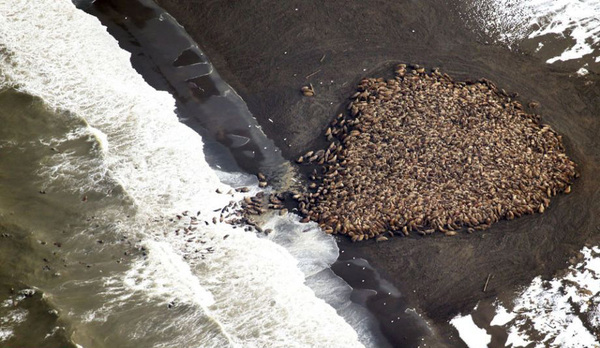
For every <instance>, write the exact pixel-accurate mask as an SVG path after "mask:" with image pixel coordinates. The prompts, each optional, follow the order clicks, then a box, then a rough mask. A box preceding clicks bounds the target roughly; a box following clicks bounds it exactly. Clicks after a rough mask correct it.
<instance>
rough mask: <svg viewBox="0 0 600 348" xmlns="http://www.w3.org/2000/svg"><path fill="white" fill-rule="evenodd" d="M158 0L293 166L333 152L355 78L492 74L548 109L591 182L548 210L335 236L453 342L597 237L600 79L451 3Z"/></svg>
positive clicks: (581, 182)
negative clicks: (334, 131) (471, 318)
mask: <svg viewBox="0 0 600 348" xmlns="http://www.w3.org/2000/svg"><path fill="white" fill-rule="evenodd" d="M158 3H159V4H160V5H161V6H163V7H164V8H165V9H166V10H167V11H168V12H169V13H171V14H172V15H173V16H174V17H175V18H176V19H177V20H178V21H179V23H181V24H182V25H183V26H184V27H185V28H186V30H187V31H188V32H189V33H190V34H191V35H192V36H193V38H194V39H195V40H196V41H197V42H198V43H199V44H200V45H201V49H202V50H203V51H204V52H205V53H206V54H207V55H208V56H209V57H210V59H211V61H212V63H213V64H214V65H215V67H216V69H217V70H218V71H219V72H220V74H221V75H222V76H223V77H224V79H225V80H226V81H227V82H228V83H229V84H231V85H232V87H233V88H234V89H235V90H236V91H237V92H238V93H240V95H241V96H242V98H243V99H244V100H245V101H246V103H247V104H248V106H249V109H250V111H251V112H252V113H253V115H254V116H255V117H256V118H257V119H258V121H259V124H260V125H261V126H262V128H263V130H264V131H265V133H266V134H267V136H269V137H270V138H271V139H273V140H274V141H275V144H276V145H277V146H278V147H279V148H280V149H282V150H283V155H284V157H286V158H288V159H290V160H292V159H294V158H296V157H297V156H298V155H300V154H302V153H304V152H306V151H307V150H311V149H314V148H321V147H323V145H325V139H324V137H323V134H324V131H325V128H326V125H327V124H328V122H329V121H330V120H331V119H332V118H333V117H334V116H335V115H336V114H337V112H340V111H341V110H344V109H345V107H346V105H347V103H348V99H347V98H348V96H350V95H351V94H352V93H353V91H354V89H355V86H356V84H357V83H358V81H359V80H360V79H362V78H363V77H370V76H373V77H380V76H381V77H391V76H392V73H393V66H394V65H395V64H397V63H418V64H420V65H423V66H426V67H428V68H429V67H434V66H437V67H440V68H441V69H442V70H443V71H444V72H447V73H449V74H450V75H452V76H453V77H455V78H457V79H473V80H475V79H478V78H481V77H485V78H488V79H490V80H492V81H494V82H495V83H496V84H497V85H498V86H499V87H500V88H504V89H506V90H507V91H510V92H517V93H519V95H520V97H519V98H518V99H519V100H520V101H522V102H523V104H528V103H529V101H531V100H536V101H539V102H540V103H541V108H540V109H539V112H540V113H541V114H542V121H543V122H544V123H548V124H550V125H551V126H552V127H553V128H554V129H555V130H556V131H557V132H558V133H559V134H563V136H564V141H565V143H566V147H567V153H568V154H569V156H570V157H571V158H572V159H573V160H574V161H575V162H576V163H577V164H578V165H579V167H578V168H579V171H580V172H581V175H582V176H581V178H579V179H578V180H577V181H576V182H575V185H574V186H573V193H571V194H570V195H559V196H558V197H557V198H556V199H554V200H553V202H552V203H551V205H550V207H549V208H548V209H547V210H546V212H545V214H543V215H533V216H526V217H522V218H519V219H517V220H513V221H501V222H499V223H498V224H495V225H494V226H493V227H492V228H491V229H489V230H487V231H484V232H476V233H474V234H472V235H467V234H461V235H459V236H455V237H444V236H441V235H434V236H428V237H408V238H399V237H397V238H394V239H393V240H391V241H388V242H385V243H377V244H375V243H374V242H367V243H360V244H352V243H350V242H349V240H347V239H345V238H342V239H340V247H341V249H343V250H346V251H347V252H348V253H353V254H356V255H358V256H361V257H364V258H365V259H367V260H369V262H370V263H371V265H372V266H373V267H374V268H375V269H377V270H378V271H379V272H380V273H381V275H382V276H383V277H385V278H386V279H388V280H389V281H391V282H392V283H393V284H394V285H395V286H396V287H397V288H399V289H400V290H401V291H402V292H403V295H404V296H407V297H408V299H409V301H410V302H411V303H413V304H414V305H415V306H416V307H418V308H419V309H421V310H423V311H424V312H425V314H426V315H427V316H428V317H429V318H431V319H432V320H433V321H434V323H436V324H437V325H436V326H437V329H438V332H439V333H440V334H441V335H442V336H443V337H445V338H447V339H448V342H449V343H451V344H452V343H454V344H459V342H458V341H457V340H456V339H455V337H457V335H456V332H455V330H454V329H453V328H451V327H450V326H449V325H448V324H447V323H446V321H447V320H448V319H449V318H451V317H452V316H454V315H455V314H457V313H458V312H460V311H463V310H464V311H466V310H470V309H471V308H472V307H473V306H474V305H475V304H476V303H477V302H478V301H479V300H481V299H490V298H493V297H495V296H499V297H500V298H501V299H506V298H510V296H511V294H512V293H513V291H514V290H515V289H517V288H518V287H519V286H522V285H525V284H527V283H528V282H529V281H530V280H531V279H532V278H533V277H535V276H537V275H542V276H544V277H549V276H551V275H552V274H553V273H554V272H556V271H557V270H559V269H561V268H564V267H566V261H567V260H568V258H569V257H570V256H572V255H573V254H574V253H575V252H577V251H578V250H579V249H580V248H581V247H582V246H583V245H584V243H586V242H592V243H597V242H598V234H599V232H600V231H599V230H598V229H597V227H596V226H598V225H599V224H600V221H598V216H599V213H600V199H599V198H600V190H599V182H598V179H597V175H596V174H595V173H597V170H598V169H600V168H599V167H600V165H599V162H600V161H599V160H600V141H598V140H597V134H598V133H599V131H600V121H599V118H598V116H597V115H598V114H600V88H599V87H598V82H599V81H598V78H597V77H594V76H589V77H586V78H575V77H571V76H570V74H569V73H568V72H565V71H559V70H556V69H553V68H552V67H551V66H548V65H546V64H545V63H544V62H542V61H540V60H538V59H536V58H534V57H530V56H526V55H522V54H518V53H512V52H509V51H508V50H507V49H505V48H503V47H499V46H490V45H482V44H479V43H477V41H476V38H477V37H476V35H475V34H473V33H471V32H469V31H468V30H467V29H465V28H464V27H463V26H462V23H460V21H459V20H458V16H457V15H456V11H457V10H458V8H457V7H455V5H446V4H439V3H437V2H435V1H426V2H419V3H415V2H410V1H395V2H385V1H377V2H368V3H366V2H357V1H353V2H347V1H337V0H336V1H328V2H326V3H321V2H317V1H304V2H301V3H298V4H294V3H288V4H282V3H281V2H278V1H256V0H251V1H246V2H243V3H238V2H231V1H213V2H206V3H190V2H186V1H178V0H160V1H158ZM307 76H308V78H307ZM307 83H312V84H313V85H314V86H315V90H316V96H315V97H312V98H305V97H303V96H302V94H301V92H300V88H301V87H302V86H304V85H306V84H307ZM489 275H491V276H490V281H489V284H488V287H487V291H486V292H485V293H484V292H483V291H482V290H483V286H484V283H485V281H486V279H487V278H488V276H489ZM385 331H387V330H385V329H384V332H385ZM388 333H389V332H388ZM390 334H391V333H390ZM450 336H452V337H454V338H450Z"/></svg>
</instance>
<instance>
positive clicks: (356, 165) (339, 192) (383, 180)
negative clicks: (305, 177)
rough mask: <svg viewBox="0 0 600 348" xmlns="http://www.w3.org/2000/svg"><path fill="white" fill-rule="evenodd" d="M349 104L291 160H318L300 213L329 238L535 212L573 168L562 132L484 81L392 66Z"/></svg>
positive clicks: (443, 227) (466, 225)
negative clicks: (389, 74) (316, 145)
mask: <svg viewBox="0 0 600 348" xmlns="http://www.w3.org/2000/svg"><path fill="white" fill-rule="evenodd" d="M352 99H353V101H352V102H351V103H350V104H349V106H348V112H347V113H346V114H340V115H338V116H337V117H336V118H335V119H334V120H333V121H332V122H331V126H330V127H328V128H327V130H326V133H325V136H326V137H327V139H328V140H329V142H330V145H329V146H328V147H327V148H326V149H320V150H318V151H309V152H308V153H306V154H305V155H303V156H301V157H300V158H298V159H297V162H298V163H303V164H305V163H310V164H313V165H315V164H316V165H317V169H315V171H314V172H313V175H312V176H311V179H312V183H310V185H309V190H308V192H307V193H305V194H303V195H301V197H299V198H298V200H299V211H300V213H301V214H302V215H303V216H304V217H307V218H309V219H311V220H313V221H316V222H317V223H319V224H320V225H321V227H322V228H323V229H324V230H325V231H326V232H327V233H339V234H346V235H348V236H350V237H351V238H352V239H353V240H354V241H361V240H363V239H369V238H374V237H376V236H378V235H380V234H382V233H384V232H389V233H391V234H393V233H403V234H405V235H408V234H409V233H410V232H411V231H417V232H419V233H421V234H429V233H433V232H434V231H441V232H444V233H446V234H448V235H453V234H455V233H456V232H454V231H457V230H461V229H467V230H468V231H469V232H472V231H473V229H485V228H487V227H489V226H490V225H491V224H492V223H494V222H497V221H498V220H500V219H503V218H506V219H513V218H515V217H519V216H521V215H524V214H531V213H534V212H539V213H543V212H544V210H545V209H546V208H547V207H548V205H549V204H550V198H551V197H552V196H554V195H556V194H557V193H558V192H565V193H569V192H570V190H571V187H570V184H571V183H572V181H573V179H574V178H575V176H576V175H577V174H576V171H575V164H574V163H573V162H572V161H571V160H570V159H569V158H568V157H567V156H566V154H565V151H564V147H563V145H562V141H561V136H560V135H557V134H556V132H555V131H554V130H553V129H552V128H550V126H548V125H542V124H540V118H539V116H537V115H534V114H529V113H527V112H525V111H524V107H523V106H522V105H521V104H520V103H519V102H517V101H515V100H513V99H512V98H511V96H509V95H508V94H507V93H506V92H505V91H503V90H500V89H498V88H497V87H496V86H495V85H494V84H493V83H491V82H490V81H488V80H485V79H482V80H480V81H477V82H455V81H453V79H452V78H450V77H449V76H448V75H447V74H442V73H440V72H439V71H438V70H435V69H434V71H432V72H431V73H427V72H426V71H425V69H423V68H421V67H419V66H412V67H407V66H406V65H404V64H400V65H398V67H397V69H396V76H395V78H393V79H389V80H385V79H383V78H379V79H375V78H365V79H363V80H362V81H361V82H360V84H359V86H358V91H357V92H356V93H355V94H354V95H353V96H352ZM380 238H381V237H380Z"/></svg>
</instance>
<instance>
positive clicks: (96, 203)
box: [0, 1, 364, 347]
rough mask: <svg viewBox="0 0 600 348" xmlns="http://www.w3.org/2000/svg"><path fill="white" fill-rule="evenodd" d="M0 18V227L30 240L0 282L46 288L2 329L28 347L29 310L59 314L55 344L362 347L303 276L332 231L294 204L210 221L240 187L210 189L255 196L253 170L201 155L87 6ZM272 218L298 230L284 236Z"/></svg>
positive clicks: (16, 7)
mask: <svg viewBox="0 0 600 348" xmlns="http://www.w3.org/2000/svg"><path fill="white" fill-rule="evenodd" d="M38 5H39V6H38ZM0 16H1V17H2V18H1V19H2V20H1V21H0V23H1V24H0V45H1V46H0V52H1V54H0V71H2V74H3V75H2V80H1V82H2V87H3V88H2V90H3V92H2V97H3V103H2V105H3V114H2V124H3V127H2V138H1V139H2V151H3V156H2V163H0V167H1V170H0V172H1V173H2V176H3V180H2V186H1V187H2V189H1V192H2V194H3V201H2V204H3V205H2V209H3V210H2V226H5V227H6V229H7V230H10V231H11V232H10V235H8V236H7V237H5V239H7V240H11V241H12V240H15V241H19V240H24V241H25V242H24V243H23V246H22V247H20V248H19V249H20V250H23V249H24V248H25V247H27V248H30V249H31V250H32V252H27V253H22V254H23V256H22V257H23V258H25V260H24V262H18V263H16V266H15V267H14V269H13V270H11V277H9V278H7V280H6V283H8V284H13V283H23V284H25V286H26V287H34V288H35V289H36V293H37V294H43V296H42V299H43V301H42V304H40V305H39V306H38V307H37V309H36V310H34V311H28V312H23V313H12V312H11V313H12V314H11V313H9V318H13V319H10V320H9V321H7V322H3V323H2V336H1V337H2V338H1V339H2V340H3V342H10V343H11V344H17V345H20V346H25V345H28V344H29V343H28V339H29V338H26V337H21V336H22V335H20V332H22V330H23V328H22V327H25V326H26V325H31V324H30V323H29V322H28V321H27V320H26V318H28V317H30V318H31V319H30V320H32V321H34V322H35V321H37V320H39V321H40V323H42V322H43V320H45V321H50V322H51V323H52V320H54V321H55V322H57V324H56V325H57V326H60V327H64V328H60V327H59V329H57V330H55V332H53V333H52V335H57V337H58V338H56V340H57V342H59V343H57V345H60V344H61V343H60V342H64V341H70V342H72V344H79V345H82V346H84V347H108V346H119V347H139V346H155V347H160V346H190V345H197V346H203V347H204V346H218V347H223V346H265V345H267V344H268V345H271V346H286V347H287V346H304V345H313V344H317V342H318V344H326V345H328V346H336V345H338V346H361V343H360V342H359V339H358V335H357V333H356V332H355V330H354V329H353V328H352V327H351V326H350V325H348V324H347V323H346V322H345V321H344V319H343V318H342V317H340V316H339V315H338V314H337V313H336V311H335V310H334V309H333V308H332V307H331V306H330V305H328V304H327V303H326V302H325V301H323V300H322V299H319V298H317V297H316V296H315V295H314V293H313V291H312V290H311V289H310V288H309V287H307V286H306V285H305V282H307V283H310V280H308V279H307V278H310V276H312V275H314V274H318V273H319V272H321V271H322V270H324V269H327V268H328V265H329V264H331V263H332V262H334V260H335V258H336V256H337V246H336V244H335V242H334V241H333V239H332V238H331V237H328V236H325V235H323V234H321V233H319V232H318V230H316V229H315V228H314V227H311V229H310V231H306V227H305V226H300V225H299V224H298V223H297V221H295V220H297V219H294V218H293V217H278V218H276V221H279V222H280V224H279V227H277V228H275V231H274V232H273V234H272V235H271V236H270V238H260V237H259V236H257V235H255V234H253V233H245V232H243V231H242V230H241V229H235V228H233V227H232V226H230V225H226V224H216V225H215V224H211V223H210V221H211V219H212V218H213V217H214V216H217V217H218V213H217V212H216V211H215V210H216V209H218V210H219V211H221V207H223V206H225V205H227V204H228V203H229V202H230V201H231V200H239V199H241V195H239V194H237V193H232V194H218V193H216V192H215V189H216V188H219V189H221V190H222V191H223V192H228V191H229V190H230V189H231V187H230V186H229V185H250V186H251V192H250V193H251V194H252V193H254V192H256V191H257V190H258V187H256V186H254V185H256V179H254V178H253V177H250V176H247V175H243V174H240V173H225V172H220V171H219V172H217V171H214V170H213V169H211V168H210V166H209V165H208V163H207V162H206V160H205V157H204V154H203V143H202V140H201V138H200V136H198V134H197V133H196V132H194V131H192V130H191V129H189V128H188V127H186V126H184V125H183V124H181V123H180V122H179V120H178V118H177V116H176V115H175V113H174V111H173V110H174V107H175V105H174V103H175V102H174V100H173V99H172V98H171V97H170V96H169V95H168V94H167V93H165V92H158V91H156V90H154V89H153V88H151V87H150V86H148V85H147V84H146V83H145V82H144V81H143V80H142V78H141V77H140V76H139V75H138V74H137V73H136V72H135V71H134V70H133V69H132V68H131V66H130V64H129V55H128V54H127V53H126V52H124V51H122V50H120V49H119V47H118V46H117V43H116V41H115V40H114V39H113V38H112V37H110V36H109V35H108V34H107V33H106V32H105V29H103V27H102V26H101V25H100V23H99V22H98V20H97V19H95V18H93V17H91V16H89V15H87V14H85V13H83V12H82V11H80V10H77V9H76V8H75V7H74V6H73V5H72V4H71V3H69V2H67V1H62V2H56V1H48V2H47V3H38V4H36V6H31V5H30V4H29V3H28V2H14V1H13V2H11V3H10V4H8V3H2V2H0ZM64 23H68V25H65V24H64ZM34 28H35V29H34ZM75 28H76V29H75ZM17 90H18V92H17ZM280 220H282V221H280ZM284 230H285V232H286V233H287V234H289V235H290V236H294V235H296V237H295V238H292V239H290V238H288V241H287V243H282V244H283V245H284V246H285V247H282V246H280V245H279V244H276V243H274V242H272V241H271V239H274V238H276V236H277V235H278V234H279V233H281V232H283V231H284ZM3 245H5V244H4V243H3ZM17 245H19V244H17ZM302 245H304V246H302ZM25 250H27V249H25ZM295 250H298V251H301V252H296V251H295ZM19 254H21V253H19ZM11 262H12V261H11ZM6 266H7V268H8V267H10V266H11V264H7V265H6ZM13 277H14V278H13ZM335 279H337V278H336V277H335V276H333V275H330V276H328V277H325V279H324V281H325V282H328V281H329V282H332V281H335ZM3 282H4V281H3ZM11 286H12V285H11ZM331 286H332V287H333V288H336V287H338V288H340V289H343V288H344V284H339V283H332V284H331ZM19 290H20V289H19V288H17V287H16V286H15V291H17V292H18V291H19ZM11 296H13V295H11ZM17 296H18V295H17ZM34 296H39V295H34ZM33 298H36V297H33ZM337 300H338V301H339V300H340V299H337ZM19 301H21V300H19ZM33 301H34V300H27V301H24V300H23V301H22V302H23V303H32V302H33ZM342 302H344V301H342ZM345 302H346V303H345V305H346V306H350V307H352V305H351V303H350V302H349V300H348V299H347V300H346V301H345ZM23 306H25V305H23ZM43 306H47V307H50V308H51V309H52V310H53V312H52V315H50V316H49V318H45V317H44V316H43V315H38V314H37V312H38V311H39V309H40V308H44V307H43ZM350 312H352V311H350ZM350 315H352V313H350ZM257 322H260V327H257V326H256V323H257ZM46 326H47V325H46ZM332 333H333V334H332ZM44 337H45V336H44ZM48 337H51V336H48ZM36 339H38V341H39V338H35V337H33V338H31V341H32V342H34V341H35V340H36ZM44 339H45V338H44ZM363 340H364V339H363ZM192 342H193V343H192ZM51 343H52V341H50V340H48V341H47V342H46V343H45V345H46V344H51ZM46 346H47V345H46Z"/></svg>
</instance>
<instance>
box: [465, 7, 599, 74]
mask: <svg viewBox="0 0 600 348" xmlns="http://www.w3.org/2000/svg"><path fill="white" fill-rule="evenodd" d="M467 17H468V18H467V20H469V21H472V22H475V24H476V26H477V27H478V28H479V29H480V30H483V32H484V33H485V34H486V35H487V36H489V37H493V38H496V39H497V40H499V41H500V42H503V43H505V44H507V45H508V46H509V47H514V46H517V45H518V44H519V43H520V42H521V41H522V40H524V39H535V38H541V39H543V38H544V37H547V36H550V37H551V36H559V37H564V38H567V39H569V40H570V43H569V45H568V47H567V48H565V49H564V50H563V51H562V52H561V53H560V54H558V55H556V56H554V57H551V58H549V59H548V60H547V62H548V63H554V62H557V61H566V60H572V59H579V58H582V57H585V56H588V55H591V56H592V57H594V58H595V60H596V62H598V61H599V59H600V52H599V50H598V48H600V2H598V1H596V0H580V1H573V0H482V1H471V2H469V10H468V13H467Z"/></svg>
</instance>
